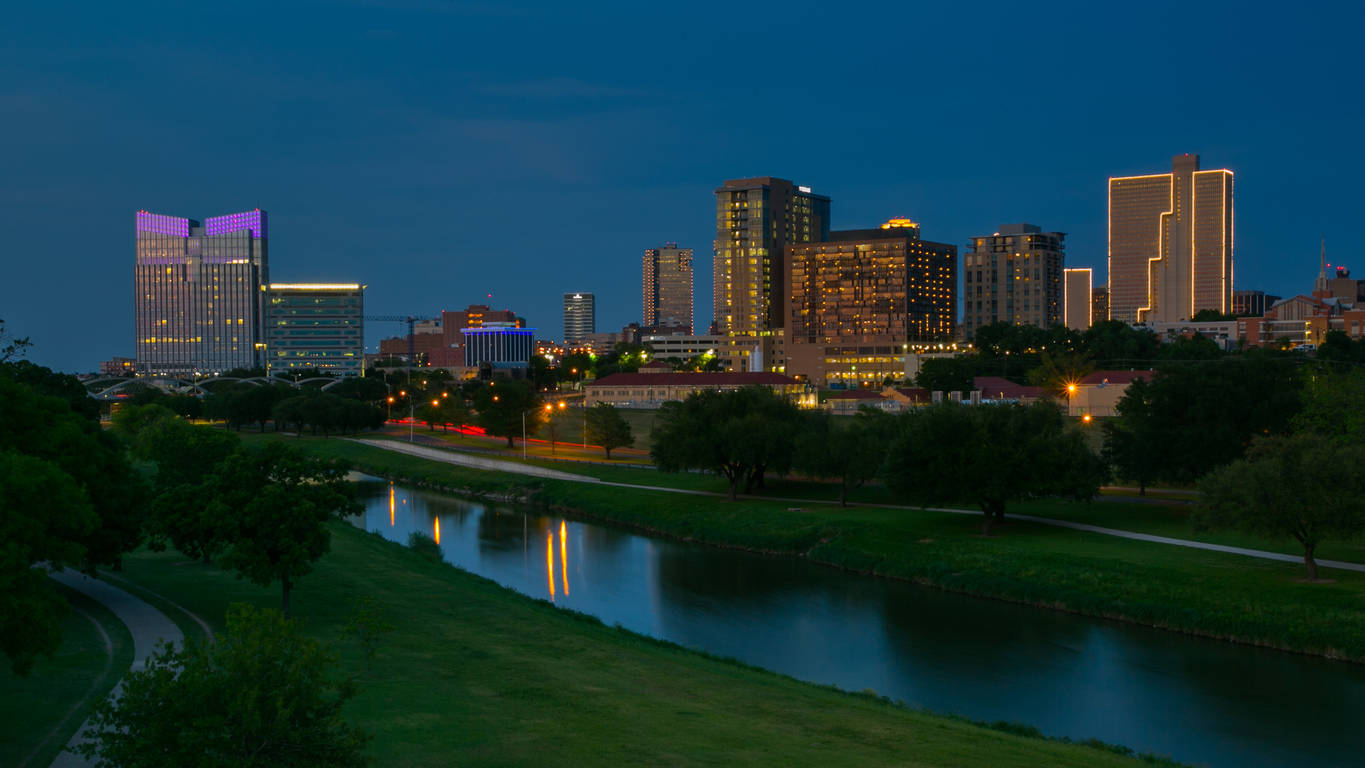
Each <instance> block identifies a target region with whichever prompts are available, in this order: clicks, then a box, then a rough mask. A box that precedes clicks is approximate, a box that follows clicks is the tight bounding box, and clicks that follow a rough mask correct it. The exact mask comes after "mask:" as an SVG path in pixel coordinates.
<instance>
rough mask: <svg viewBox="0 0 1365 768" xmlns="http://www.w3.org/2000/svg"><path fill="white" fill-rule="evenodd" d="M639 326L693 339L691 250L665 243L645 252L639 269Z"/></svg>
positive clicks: (675, 244)
mask: <svg viewBox="0 0 1365 768" xmlns="http://www.w3.org/2000/svg"><path fill="white" fill-rule="evenodd" d="M640 274H641V278H642V280H641V282H642V296H641V298H642V302H641V306H642V310H643V311H642V312H641V322H640V325H641V327H643V328H646V329H649V330H651V331H657V332H660V333H670V332H671V333H681V334H682V335H684V336H691V335H692V249H691V248H679V247H678V244H677V243H665V244H664V247H662V248H649V249H647V250H646V251H645V256H644V261H643V264H642V266H641V269H640Z"/></svg>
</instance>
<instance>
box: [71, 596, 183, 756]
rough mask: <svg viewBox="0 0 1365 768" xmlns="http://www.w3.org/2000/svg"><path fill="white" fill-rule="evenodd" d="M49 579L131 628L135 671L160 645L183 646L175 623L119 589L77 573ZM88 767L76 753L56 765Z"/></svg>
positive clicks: (78, 739)
mask: <svg viewBox="0 0 1365 768" xmlns="http://www.w3.org/2000/svg"><path fill="white" fill-rule="evenodd" d="M48 575H49V576H51V577H52V578H53V579H55V580H56V581H58V582H60V583H61V584H65V585H66V586H68V587H70V588H72V589H74V590H76V591H77V592H82V593H84V594H85V595H87V596H89V597H90V598H91V599H93V600H95V601H96V602H98V603H100V604H101V605H103V606H104V607H105V608H108V609H109V610H110V611H111V612H112V613H113V614H114V615H115V616H117V617H118V618H119V621H122V622H123V623H124V624H126V625H128V632H129V634H131V635H132V636H133V666H132V667H131V669H132V670H139V669H143V668H144V667H145V666H146V660H147V657H148V656H151V655H152V651H154V650H155V649H156V644H157V643H158V642H160V641H163V640H164V641H166V642H168V643H174V644H176V645H179V644H180V643H181V642H182V641H183V640H184V639H185V638H184V635H183V634H182V633H181V632H180V628H179V627H177V626H176V625H175V622H173V621H171V620H170V619H168V618H166V614H164V613H162V612H161V611H158V610H157V609H155V608H153V607H152V606H150V605H148V604H147V603H145V602H143V601H142V600H139V599H138V598H136V597H133V596H132V595H130V594H128V593H127V592H124V591H123V590H121V589H119V588H118V587H115V586H113V585H111V584H108V583H107V582H103V581H100V580H98V579H92V578H90V577H89V576H86V575H85V574H83V573H79V572H77V571H70V570H63V571H55V572H53V573H49V574H48ZM121 686H122V683H119V685H116V686H114V690H113V691H112V692H111V693H110V694H109V695H110V696H111V697H117V696H118V693H119V688H120V687H121ZM89 725H91V723H90V721H88V720H87V721H86V722H85V723H82V724H81V727H80V728H79V729H78V730H77V731H76V733H75V735H73V736H72V737H71V740H70V741H68V742H67V744H66V746H67V748H68V749H71V748H73V747H75V746H76V745H78V744H80V743H81V742H83V741H84V739H83V738H82V737H81V734H82V733H83V732H84V731H85V729H86V727H88V726H89ZM88 765H91V763H90V762H88V761H87V760H86V759H85V758H83V757H81V756H79V755H77V754H75V753H72V752H62V753H61V754H60V755H58V756H57V759H56V760H54V761H52V768H81V767H82V766H88Z"/></svg>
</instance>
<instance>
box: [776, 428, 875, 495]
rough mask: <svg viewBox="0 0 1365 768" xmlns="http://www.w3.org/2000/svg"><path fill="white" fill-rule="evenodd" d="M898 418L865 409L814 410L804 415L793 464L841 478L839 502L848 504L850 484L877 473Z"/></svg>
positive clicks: (805, 470) (812, 473)
mask: <svg viewBox="0 0 1365 768" xmlns="http://www.w3.org/2000/svg"><path fill="white" fill-rule="evenodd" d="M893 421H894V419H893V418H892V417H890V416H888V415H886V414H884V413H881V412H878V411H873V410H870V409H863V410H862V411H860V412H859V413H857V414H856V415H855V416H854V417H853V418H851V419H848V418H841V417H835V416H831V415H829V414H827V413H813V414H809V415H808V416H806V417H805V418H803V419H802V424H801V429H800V432H799V434H798V435H797V438H796V448H795V455H794V458H793V462H792V464H793V467H794V468H795V469H796V470H797V471H798V472H802V473H805V474H807V475H810V476H811V477H824V478H833V479H836V480H838V481H839V505H840V506H847V505H848V489H849V486H853V487H857V486H860V485H862V484H863V483H865V482H867V481H868V480H871V479H872V478H874V477H876V475H877V470H878V469H879V468H880V467H881V461H882V454H883V451H885V443H884V442H883V439H882V438H883V437H884V436H885V435H886V434H887V429H886V427H887V426H888V425H889V424H890V423H892V422H893Z"/></svg>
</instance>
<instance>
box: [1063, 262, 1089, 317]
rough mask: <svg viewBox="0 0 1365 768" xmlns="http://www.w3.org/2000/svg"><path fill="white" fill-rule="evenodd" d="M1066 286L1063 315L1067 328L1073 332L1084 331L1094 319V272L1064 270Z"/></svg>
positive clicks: (1084, 269) (1081, 269)
mask: <svg viewBox="0 0 1365 768" xmlns="http://www.w3.org/2000/svg"><path fill="white" fill-rule="evenodd" d="M1062 275H1063V280H1062V282H1063V283H1064V285H1065V291H1064V294H1063V295H1064V298H1063V302H1062V303H1063V304H1064V305H1065V306H1064V307H1063V314H1064V316H1065V317H1066V327H1067V328H1070V329H1071V330H1073V331H1084V330H1086V329H1087V328H1089V327H1090V323H1091V322H1092V320H1093V319H1094V316H1093V314H1092V313H1093V312H1094V311H1095V296H1094V292H1093V291H1092V290H1091V285H1092V284H1093V283H1094V271H1093V270H1091V269H1090V267H1079V268H1077V269H1064V270H1062Z"/></svg>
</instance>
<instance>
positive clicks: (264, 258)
mask: <svg viewBox="0 0 1365 768" xmlns="http://www.w3.org/2000/svg"><path fill="white" fill-rule="evenodd" d="M266 221H267V219H266V213H265V211H262V210H260V209H256V210H252V211H244V212H242V213H233V214H228V215H226V216H215V217H212V218H208V219H205V220H204V221H203V222H202V223H200V222H198V221H195V220H193V219H187V218H182V217H179V216H166V215H162V214H157V213H151V212H149V211H138V213H137V229H136V232H137V255H136V260H135V263H134V267H133V292H134V305H133V306H134V311H133V316H134V328H135V330H136V334H137V337H136V339H135V344H134V350H135V353H134V357H135V360H136V362H135V363H134V366H135V368H136V371H137V373H138V375H148V376H201V375H212V374H216V373H224V372H226V371H230V370H233V369H237V368H249V369H250V368H260V367H262V366H263V364H264V353H263V352H264V346H265V345H264V341H265V339H264V335H263V332H262V324H263V317H262V315H263V313H262V301H261V296H262V293H261V286H262V285H263V284H265V283H266V282H267V281H268V277H269V270H268V249H267V247H266V244H267V231H266Z"/></svg>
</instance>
